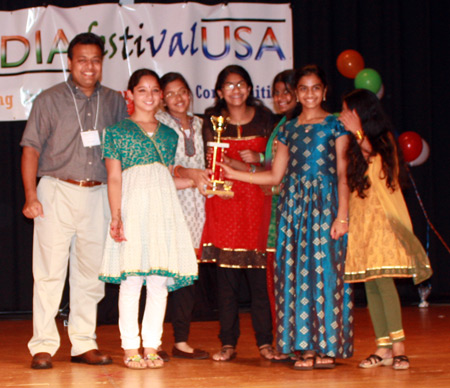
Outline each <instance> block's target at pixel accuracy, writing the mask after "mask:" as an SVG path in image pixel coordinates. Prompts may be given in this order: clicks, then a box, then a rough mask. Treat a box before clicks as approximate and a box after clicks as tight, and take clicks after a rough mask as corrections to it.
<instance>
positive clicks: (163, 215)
mask: <svg viewBox="0 0 450 388" xmlns="http://www.w3.org/2000/svg"><path fill="white" fill-rule="evenodd" d="M177 141H178V135H177V134H176V133H175V132H174V131H173V130H172V129H171V128H169V127H167V126H166V125H164V124H159V126H158V128H157V130H156V132H155V133H154V134H153V136H149V135H148V134H147V133H146V132H145V131H144V130H143V129H142V128H141V127H139V126H138V125H137V124H136V123H134V122H133V121H132V120H130V119H125V120H123V121H121V122H120V123H118V124H116V125H114V126H111V127H109V128H107V129H106V131H105V135H104V143H103V156H104V157H105V158H110V159H117V160H119V161H120V162H121V165H122V222H123V225H124V231H125V238H126V239H127V240H126V241H124V242H121V243H117V242H115V241H114V240H113V239H112V238H111V236H110V235H109V234H108V236H107V239H106V243H105V250H104V255H103V263H102V267H101V272H100V279H101V280H103V281H105V282H109V283H120V282H121V281H122V280H124V279H126V278H127V276H149V275H159V276H167V277H168V278H169V282H168V289H169V291H174V290H176V289H179V288H181V287H184V286H188V285H191V284H193V282H194V280H195V279H197V277H198V276H197V275H198V267H197V263H196V257H195V252H194V248H193V245H192V240H191V236H190V232H189V229H188V226H187V224H186V221H185V219H184V216H183V211H182V209H181V205H180V202H179V200H178V196H177V190H176V188H175V184H174V182H173V178H172V176H171V174H170V171H169V169H168V166H169V165H173V163H174V157H175V151H176V148H177Z"/></svg>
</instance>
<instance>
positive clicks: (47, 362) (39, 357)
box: [31, 352, 53, 369]
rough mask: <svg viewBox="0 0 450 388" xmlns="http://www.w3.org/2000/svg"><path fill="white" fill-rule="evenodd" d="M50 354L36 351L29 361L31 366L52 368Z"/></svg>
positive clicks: (34, 367)
mask: <svg viewBox="0 0 450 388" xmlns="http://www.w3.org/2000/svg"><path fill="white" fill-rule="evenodd" d="M52 367H53V365H52V356H50V353H44V352H42V353H36V354H35V355H34V356H33V360H32V361H31V368H33V369H50V368H52Z"/></svg>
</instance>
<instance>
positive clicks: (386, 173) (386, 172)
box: [344, 89, 405, 198]
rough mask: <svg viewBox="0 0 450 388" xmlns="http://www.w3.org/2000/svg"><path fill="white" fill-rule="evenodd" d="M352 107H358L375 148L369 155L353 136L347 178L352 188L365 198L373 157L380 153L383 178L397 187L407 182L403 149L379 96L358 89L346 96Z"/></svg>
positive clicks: (347, 102) (349, 105) (393, 186)
mask: <svg viewBox="0 0 450 388" xmlns="http://www.w3.org/2000/svg"><path fill="white" fill-rule="evenodd" d="M344 102H345V103H346V104H347V107H348V109H350V110H353V109H355V110H356V113H357V114H358V116H359V118H360V120H361V125H362V129H363V131H364V134H365V136H366V137H367V139H368V140H369V142H370V144H371V146H372V151H371V153H370V155H369V158H368V159H367V160H366V158H365V157H364V156H363V154H362V152H361V147H360V146H359V144H358V143H357V141H356V138H355V137H354V136H352V138H351V140H350V144H349V147H348V149H347V158H348V167H347V182H348V185H349V188H350V191H351V192H353V191H355V190H356V191H357V192H358V196H359V197H361V198H365V196H366V194H365V193H364V192H365V191H366V190H367V189H368V188H369V187H370V185H371V182H370V181H369V179H368V176H367V175H366V171H367V168H368V167H369V161H370V158H371V157H373V156H375V155H377V154H380V156H381V160H382V176H381V177H382V178H383V179H384V178H385V179H386V186H387V187H388V188H390V189H391V190H396V189H397V187H398V186H399V185H401V184H402V183H403V182H404V180H405V179H404V165H403V156H402V154H401V150H400V148H399V146H398V144H397V142H396V140H395V137H394V134H393V125H392V123H391V121H390V120H389V118H388V117H387V115H386V113H385V112H384V109H383V107H382V106H381V103H380V101H379V99H378V97H377V96H376V95H375V94H374V93H372V92H371V91H369V90H366V89H356V90H353V91H352V92H350V93H348V94H347V95H345V96H344Z"/></svg>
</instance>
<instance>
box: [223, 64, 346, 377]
mask: <svg viewBox="0 0 450 388" xmlns="http://www.w3.org/2000/svg"><path fill="white" fill-rule="evenodd" d="M296 80H297V81H296V89H295V93H296V96H297V99H298V101H299V102H300V104H301V105H302V112H301V114H300V115H299V116H298V117H297V118H295V119H293V120H291V121H289V122H287V123H286V124H285V125H284V126H282V127H281V128H280V131H279V133H278V136H277V140H278V147H277V152H276V155H275V158H274V161H273V163H272V169H271V170H268V171H264V172H257V173H253V174H252V173H245V172H238V171H235V170H232V169H230V168H229V167H226V166H224V169H225V171H226V177H227V178H230V179H238V180H243V181H246V182H250V183H255V184H265V185H268V184H271V185H277V184H279V183H280V182H281V180H282V179H283V177H284V184H283V188H282V190H281V194H280V200H279V204H278V214H279V223H278V236H277V244H276V259H275V310H276V322H277V329H276V335H277V338H276V343H277V350H278V351H279V352H280V353H283V354H289V353H292V352H297V351H301V356H300V357H298V359H297V360H296V362H295V365H294V368H295V369H298V370H310V369H313V368H315V369H328V368H333V367H334V366H335V357H340V358H346V357H350V356H351V355H352V353H353V329H352V321H353V318H352V298H351V287H350V286H349V285H348V284H345V283H344V261H345V252H346V238H345V237H346V236H345V234H346V233H347V231H348V197H349V190H348V187H347V184H346V166H347V163H346V158H345V151H346V149H347V144H348V137H349V136H348V133H347V132H346V131H345V130H344V127H343V126H342V124H341V123H340V122H339V121H338V120H337V119H336V118H335V117H334V116H333V115H330V114H328V113H327V112H326V111H325V110H324V109H323V108H322V103H323V101H324V100H325V98H326V91H327V88H326V80H325V75H324V73H323V71H322V70H321V69H320V68H318V67H317V66H315V65H309V66H305V67H303V68H302V69H300V70H299V71H298V73H297V75H296ZM284 357H286V356H280V357H276V359H282V358H284Z"/></svg>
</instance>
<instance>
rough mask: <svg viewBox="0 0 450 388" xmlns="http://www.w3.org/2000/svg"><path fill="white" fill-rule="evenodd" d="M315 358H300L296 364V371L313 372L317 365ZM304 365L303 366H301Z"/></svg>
mask: <svg viewBox="0 0 450 388" xmlns="http://www.w3.org/2000/svg"><path fill="white" fill-rule="evenodd" d="M315 360H316V358H315V356H299V357H298V358H297V361H296V362H295V364H294V369H295V370H313V369H314V364H315ZM309 361H311V365H309ZM300 363H303V365H300Z"/></svg>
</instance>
